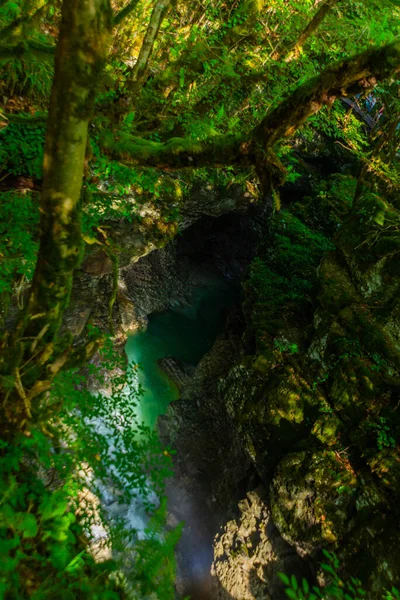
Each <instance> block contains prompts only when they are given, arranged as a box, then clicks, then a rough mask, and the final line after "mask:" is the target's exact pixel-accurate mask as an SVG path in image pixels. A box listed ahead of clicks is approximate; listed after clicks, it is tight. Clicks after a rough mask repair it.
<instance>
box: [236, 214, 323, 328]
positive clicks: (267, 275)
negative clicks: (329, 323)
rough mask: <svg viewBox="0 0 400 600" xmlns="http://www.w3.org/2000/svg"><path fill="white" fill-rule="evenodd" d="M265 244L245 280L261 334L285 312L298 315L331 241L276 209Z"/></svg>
mask: <svg viewBox="0 0 400 600" xmlns="http://www.w3.org/2000/svg"><path fill="white" fill-rule="evenodd" d="M268 240H269V242H268V247H264V248H263V249H262V252H261V253H260V254H261V256H258V257H256V258H255V259H254V261H253V262H252V264H251V267H250V274H249V278H248V281H247V283H246V291H247V295H248V298H249V299H250V301H251V304H252V306H253V308H254V318H255V321H256V323H255V325H256V328H257V330H259V333H260V336H261V335H262V331H263V330H267V331H270V332H271V333H272V332H273V331H275V329H276V326H277V319H278V321H279V320H280V319H281V318H283V316H284V314H285V313H289V312H291V311H295V312H296V314H297V315H298V316H299V317H300V318H301V315H302V313H303V312H304V310H306V309H307V306H308V305H309V304H310V302H311V300H312V297H313V290H314V289H315V285H316V283H317V274H316V268H317V266H318V264H319V262H320V260H321V258H322V256H323V254H324V253H325V252H326V251H328V250H331V249H332V248H333V247H334V246H333V244H332V243H331V242H330V241H329V240H328V239H327V238H326V237H325V236H324V235H323V234H322V233H320V232H318V231H313V230H311V229H310V228H309V227H307V226H306V225H305V224H304V223H303V222H302V221H300V219H298V218H297V217H295V216H294V215H292V214H291V213H290V212H288V211H282V212H280V213H277V214H276V215H275V216H274V218H273V220H272V223H271V232H270V236H269V238H268Z"/></svg>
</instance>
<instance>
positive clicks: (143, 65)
mask: <svg viewBox="0 0 400 600" xmlns="http://www.w3.org/2000/svg"><path fill="white" fill-rule="evenodd" d="M170 5H171V0H158V2H157V3H156V5H155V7H154V8H153V12H152V13H151V17H150V23H149V26H148V28H147V31H146V35H145V37H144V40H143V44H142V47H141V48H140V52H139V56H138V59H137V63H136V64H135V66H134V68H133V72H132V78H131V81H130V82H129V94H130V96H131V102H132V103H134V102H135V95H136V93H137V91H138V90H139V88H140V87H141V85H142V83H143V80H144V78H145V77H146V72H147V65H148V63H149V59H150V56H151V54H152V52H153V47H154V42H155V41H156V38H157V35H158V32H159V29H160V27H161V23H162V21H163V19H164V16H165V13H166V11H167V10H168V8H169V6H170Z"/></svg>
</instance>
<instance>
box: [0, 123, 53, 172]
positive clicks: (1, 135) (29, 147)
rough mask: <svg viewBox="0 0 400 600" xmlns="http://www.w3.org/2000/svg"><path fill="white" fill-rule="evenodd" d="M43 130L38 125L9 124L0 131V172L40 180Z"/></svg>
mask: <svg viewBox="0 0 400 600" xmlns="http://www.w3.org/2000/svg"><path fill="white" fill-rule="evenodd" d="M44 136H45V129H44V127H42V126H38V125H29V124H25V123H10V124H9V125H8V126H7V127H5V128H4V129H2V130H0V164H1V171H3V172H4V171H5V172H6V173H7V174H8V173H9V174H12V175H24V176H31V177H36V178H38V179H39V178H40V177H41V176H42V164H43V154H44Z"/></svg>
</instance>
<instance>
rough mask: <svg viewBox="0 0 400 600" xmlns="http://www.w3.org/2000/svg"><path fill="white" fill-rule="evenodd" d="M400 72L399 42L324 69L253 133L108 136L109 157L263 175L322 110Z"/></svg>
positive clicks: (167, 166)
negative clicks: (278, 151) (279, 145)
mask: <svg viewBox="0 0 400 600" xmlns="http://www.w3.org/2000/svg"><path fill="white" fill-rule="evenodd" d="M399 70H400V42H399V41H396V42H394V43H392V44H389V45H387V46H384V47H381V48H372V49H370V50H367V51H366V52H363V53H361V54H358V55H356V56H353V57H351V58H349V59H346V60H344V61H341V62H339V63H337V64H335V65H334V66H332V67H329V68H327V69H325V71H323V72H322V73H321V74H320V75H318V76H316V77H314V78H313V79H311V80H309V81H307V82H306V83H304V84H303V85H301V86H299V87H298V88H297V89H296V90H295V91H294V92H293V93H292V94H290V95H289V96H288V98H287V99H286V100H284V101H283V102H281V103H280V104H279V105H278V106H277V107H276V108H275V109H273V110H272V111H270V112H269V113H268V114H267V115H266V117H265V118H264V119H263V120H262V121H261V122H260V123H259V125H257V126H256V127H255V128H254V129H253V131H251V132H250V133H249V134H240V133H234V134H233V133H232V134H226V135H220V136H214V137H211V138H208V139H206V140H204V141H195V140H189V139H185V138H172V139H171V140H169V141H168V142H166V143H155V142H150V141H147V140H143V139H141V138H137V137H133V136H129V135H126V134H117V135H115V134H114V133H113V134H107V135H104V137H103V139H102V141H101V143H102V146H103V148H104V150H105V151H106V152H107V153H108V154H109V155H110V156H112V157H113V158H114V159H116V160H120V161H121V162H123V163H125V164H131V165H142V166H151V167H158V168H163V169H182V168H188V167H189V168H190V167H217V168H218V167H224V166H227V165H238V166H247V165H249V164H255V165H256V166H257V169H258V171H259V172H260V168H262V165H263V164H265V165H267V163H268V162H271V158H272V157H273V154H272V152H271V150H272V147H273V146H274V144H275V143H276V142H277V141H278V140H280V139H282V138H284V137H287V136H290V135H293V134H294V132H295V131H296V130H297V129H298V128H299V127H300V126H301V125H302V124H303V123H304V121H305V120H306V119H307V118H308V117H309V116H310V115H312V114H314V113H316V112H318V110H320V109H321V108H322V106H324V105H326V104H328V105H329V104H331V103H332V102H334V100H335V99H336V98H337V97H339V96H345V95H346V94H354V93H356V92H358V91H360V90H361V89H365V88H366V87H368V86H370V87H373V85H374V84H375V83H376V80H377V79H379V80H383V79H385V78H387V77H390V76H392V75H394V74H395V73H397V72H398V71H399ZM272 163H274V160H273V158H272ZM275 167H277V168H278V166H277V165H276V164H275V165H274V168H273V170H276V169H275ZM266 168H267V167H266ZM278 171H279V168H278Z"/></svg>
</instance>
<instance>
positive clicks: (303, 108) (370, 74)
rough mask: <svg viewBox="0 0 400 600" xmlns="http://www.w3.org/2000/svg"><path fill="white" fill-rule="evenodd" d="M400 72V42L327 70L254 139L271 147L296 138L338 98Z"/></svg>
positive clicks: (261, 126) (268, 119) (267, 119)
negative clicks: (302, 129)
mask: <svg viewBox="0 0 400 600" xmlns="http://www.w3.org/2000/svg"><path fill="white" fill-rule="evenodd" d="M399 70H400V41H396V42H394V43H392V44H388V45H387V46H383V47H381V48H372V49H370V50H367V51H366V52H362V53H361V54H358V55H356V56H353V57H351V58H348V59H346V60H344V61H341V62H339V63H336V64H335V65H333V66H332V67H328V68H327V69H325V70H324V71H323V72H322V73H321V74H320V75H317V76H316V77H314V78H313V79H311V80H309V81H307V82H306V83H304V84H303V85H301V86H299V87H298V88H297V89H296V90H295V91H294V92H293V93H292V94H291V95H290V96H289V97H288V98H287V99H286V100H284V101H283V102H281V104H279V106H277V107H276V108H275V109H274V110H272V111H271V112H270V113H269V114H268V115H267V116H266V117H265V118H264V119H263V120H262V121H261V123H260V124H259V125H258V126H257V127H256V128H255V129H254V132H253V135H254V138H255V139H256V140H257V141H258V142H259V143H260V144H261V145H265V144H267V145H268V146H269V147H271V146H272V145H273V144H275V142H277V141H278V140H279V139H281V138H283V137H288V136H290V135H293V133H294V132H295V131H296V129H298V128H299V127H300V126H301V125H302V124H303V123H304V121H305V120H306V119H307V118H308V117H309V116H311V115H312V114H315V113H317V112H318V111H319V110H320V109H321V108H322V106H324V105H326V104H328V105H329V104H332V103H333V102H334V101H335V100H336V98H338V97H340V96H346V95H348V94H354V93H358V92H360V91H361V90H363V89H365V88H366V87H371V89H372V87H373V86H374V85H375V84H376V80H378V79H379V80H383V79H386V78H387V77H390V76H392V75H394V74H395V73H397V72H398V71H399Z"/></svg>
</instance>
